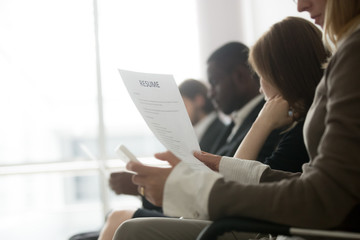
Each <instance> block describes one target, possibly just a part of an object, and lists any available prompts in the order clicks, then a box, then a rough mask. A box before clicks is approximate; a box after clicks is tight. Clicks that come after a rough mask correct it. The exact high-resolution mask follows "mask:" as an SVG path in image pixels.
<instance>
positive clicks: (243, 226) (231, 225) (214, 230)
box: [197, 218, 360, 240]
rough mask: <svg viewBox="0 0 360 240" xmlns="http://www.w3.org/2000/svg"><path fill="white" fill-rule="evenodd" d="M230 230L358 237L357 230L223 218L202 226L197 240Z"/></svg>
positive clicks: (212, 237) (326, 237)
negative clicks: (298, 226)
mask: <svg viewBox="0 0 360 240" xmlns="http://www.w3.org/2000/svg"><path fill="white" fill-rule="evenodd" d="M231 231H235V232H249V233H262V234H272V235H285V236H298V237H303V238H306V237H323V238H324V239H332V238H336V239H360V233H357V232H343V231H333V230H317V229H307V228H295V227H291V226H286V225H281V224H276V223H271V222H266V221H261V220H256V219H250V218H225V219H221V220H217V221H215V222H213V223H212V224H210V225H209V226H207V227H206V228H204V229H203V230H202V231H201V233H200V234H199V235H198V237H197V240H216V239H217V237H219V236H221V235H223V234H224V233H226V232H231Z"/></svg>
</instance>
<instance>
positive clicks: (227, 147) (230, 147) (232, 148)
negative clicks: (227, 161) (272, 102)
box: [211, 100, 281, 162]
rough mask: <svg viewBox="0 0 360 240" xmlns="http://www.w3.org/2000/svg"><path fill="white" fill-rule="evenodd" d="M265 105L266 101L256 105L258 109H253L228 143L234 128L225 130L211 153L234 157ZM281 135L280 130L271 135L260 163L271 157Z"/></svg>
mask: <svg viewBox="0 0 360 240" xmlns="http://www.w3.org/2000/svg"><path fill="white" fill-rule="evenodd" d="M264 104H265V101H264V100H262V101H261V102H260V103H259V104H258V105H256V107H254V108H253V110H252V111H251V112H250V113H249V115H248V116H247V117H246V118H245V120H244V122H243V123H242V124H241V126H240V127H239V129H238V131H237V132H236V134H235V135H234V137H233V138H232V139H231V141H230V142H228V143H227V142H226V140H227V138H228V136H229V135H230V133H231V128H232V126H229V127H228V128H227V129H226V130H224V131H223V133H222V134H221V135H219V138H218V139H217V140H216V143H215V144H214V147H213V148H212V149H211V152H214V153H216V154H217V155H220V156H228V157H232V156H234V154H235V152H236V150H237V148H238V147H239V145H240V143H241V142H242V140H243V139H244V138H245V136H246V134H247V132H248V131H249V130H250V128H251V126H252V124H253V122H254V121H255V119H256V118H257V116H258V114H259V112H260V110H261V109H262V107H263V105H264ZM279 133H280V131H279V130H275V131H273V132H272V133H271V134H270V135H269V137H268V138H267V140H266V141H265V143H264V145H263V147H262V149H261V151H260V153H259V156H258V159H257V160H258V161H260V162H264V161H265V159H266V157H269V156H270V155H271V153H272V152H273V151H274V149H275V148H276V145H277V144H278V143H279V141H280V137H281V136H280V134H279Z"/></svg>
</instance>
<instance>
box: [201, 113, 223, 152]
mask: <svg viewBox="0 0 360 240" xmlns="http://www.w3.org/2000/svg"><path fill="white" fill-rule="evenodd" d="M224 130H225V124H224V123H223V122H222V121H221V120H220V119H219V118H218V117H216V118H215V119H214V121H213V122H212V123H211V124H210V125H209V127H208V128H207V129H206V131H205V133H204V135H203V136H202V138H201V139H200V142H199V145H200V149H201V150H202V151H205V152H209V153H214V152H211V150H212V148H213V146H214V144H215V140H214V139H216V138H217V137H218V136H219V135H220V134H221V133H222V132H223V131H224Z"/></svg>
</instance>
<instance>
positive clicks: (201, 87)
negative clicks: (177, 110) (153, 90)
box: [179, 79, 225, 152]
mask: <svg viewBox="0 0 360 240" xmlns="http://www.w3.org/2000/svg"><path fill="white" fill-rule="evenodd" d="M179 91H180V94H181V97H182V98H183V100H184V104H185V107H186V111H187V113H188V114H189V118H190V121H191V124H192V125H193V126H194V130H195V134H196V136H197V138H198V140H199V145H200V149H201V150H203V151H205V152H210V151H211V149H212V148H213V145H214V139H215V138H216V137H217V136H219V134H221V132H222V131H223V130H224V129H225V125H224V123H223V122H222V121H221V120H220V118H219V115H218V113H217V111H216V110H215V107H214V104H213V102H212V100H211V99H210V97H209V91H208V88H207V86H206V85H205V83H203V82H201V81H198V80H195V79H187V80H185V81H183V82H182V83H181V84H180V85H179Z"/></svg>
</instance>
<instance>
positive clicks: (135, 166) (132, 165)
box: [126, 161, 145, 172]
mask: <svg viewBox="0 0 360 240" xmlns="http://www.w3.org/2000/svg"><path fill="white" fill-rule="evenodd" d="M143 166H145V165H143V164H141V163H139V162H132V161H130V162H128V163H127V164H126V169H127V170H129V171H133V172H138V171H139V170H141V169H142V167H143Z"/></svg>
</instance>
